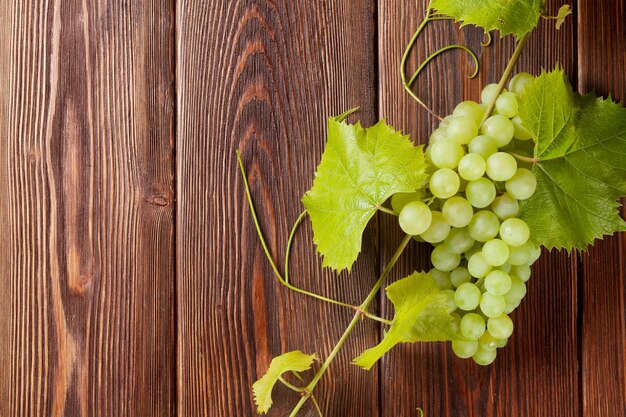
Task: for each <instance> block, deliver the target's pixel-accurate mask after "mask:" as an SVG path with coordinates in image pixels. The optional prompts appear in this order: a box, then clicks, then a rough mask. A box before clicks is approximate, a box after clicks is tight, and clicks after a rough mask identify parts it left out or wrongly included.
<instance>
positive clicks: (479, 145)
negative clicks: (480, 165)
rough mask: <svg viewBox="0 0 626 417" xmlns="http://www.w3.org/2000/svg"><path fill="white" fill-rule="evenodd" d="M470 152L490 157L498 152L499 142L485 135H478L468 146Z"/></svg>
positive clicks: (485, 157)
mask: <svg viewBox="0 0 626 417" xmlns="http://www.w3.org/2000/svg"><path fill="white" fill-rule="evenodd" d="M467 150H468V152H470V153H476V154H478V155H480V156H482V157H483V159H487V158H489V156H491V155H492V154H494V153H496V152H498V144H497V143H496V140H495V139H493V138H491V137H489V136H485V135H480V136H476V137H475V138H474V139H472V141H471V142H470V143H469V145H468V146H467Z"/></svg>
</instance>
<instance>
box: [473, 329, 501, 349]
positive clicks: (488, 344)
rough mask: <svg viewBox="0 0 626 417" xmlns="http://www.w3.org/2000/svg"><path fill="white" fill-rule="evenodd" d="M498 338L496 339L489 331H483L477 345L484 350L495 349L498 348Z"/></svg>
mask: <svg viewBox="0 0 626 417" xmlns="http://www.w3.org/2000/svg"><path fill="white" fill-rule="evenodd" d="M499 342H500V340H499V339H496V338H495V337H493V336H492V335H491V333H489V332H485V333H483V335H482V336H480V339H478V345H479V346H480V347H481V348H483V349H484V350H496V349H497V348H498V343H499Z"/></svg>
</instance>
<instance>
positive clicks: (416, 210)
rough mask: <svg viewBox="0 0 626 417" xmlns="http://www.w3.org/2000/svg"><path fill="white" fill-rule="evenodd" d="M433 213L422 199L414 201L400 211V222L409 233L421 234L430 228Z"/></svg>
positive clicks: (401, 226) (405, 231)
mask: <svg viewBox="0 0 626 417" xmlns="http://www.w3.org/2000/svg"><path fill="white" fill-rule="evenodd" d="M432 218H433V217H432V213H431V211H430V209H429V208H428V206H427V205H426V204H424V203H422V202H421V201H412V202H410V203H408V204H406V205H405V206H404V207H403V208H402V210H401V211H400V215H399V216H398V223H399V224H400V228H401V229H402V231H403V232H404V233H406V234H407V235H419V234H422V233H424V232H425V231H426V229H428V227H429V226H430V223H431V221H432Z"/></svg>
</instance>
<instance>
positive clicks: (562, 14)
mask: <svg viewBox="0 0 626 417" xmlns="http://www.w3.org/2000/svg"><path fill="white" fill-rule="evenodd" d="M571 14H572V8H571V7H570V5H569V4H564V5H563V6H561V8H560V9H559V14H557V15H556V30H559V29H561V26H562V25H563V23H565V18H566V17H567V16H569V15H571Z"/></svg>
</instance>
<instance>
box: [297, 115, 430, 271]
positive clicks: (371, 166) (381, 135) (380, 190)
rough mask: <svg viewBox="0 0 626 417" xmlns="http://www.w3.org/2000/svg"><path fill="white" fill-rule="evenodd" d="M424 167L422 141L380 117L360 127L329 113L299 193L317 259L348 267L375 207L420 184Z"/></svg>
mask: <svg viewBox="0 0 626 417" xmlns="http://www.w3.org/2000/svg"><path fill="white" fill-rule="evenodd" d="M425 170H426V162H425V158H424V152H423V150H422V147H421V146H419V147H415V146H413V144H412V143H411V141H410V140H409V138H408V135H402V134H401V133H400V132H398V131H396V130H395V129H393V128H392V127H390V126H388V125H387V124H386V123H385V121H384V120H381V121H379V122H378V123H376V124H375V125H374V126H372V127H369V128H363V127H361V125H360V123H357V124H355V125H352V124H347V123H345V122H343V121H340V120H338V119H337V118H330V119H329V121H328V142H327V144H326V149H325V150H324V154H323V155H322V160H321V162H320V164H319V166H318V167H317V172H316V173H315V180H314V181H313V187H312V188H311V189H310V190H309V191H308V192H307V193H306V194H305V195H304V197H302V203H303V204H304V206H305V207H306V210H307V212H308V213H309V217H310V218H311V223H312V224H313V241H314V242H315V244H316V245H317V251H318V252H319V253H320V254H322V256H323V263H322V265H323V266H324V267H327V266H328V267H331V268H333V269H335V270H337V271H341V270H343V269H348V271H349V270H350V268H351V266H352V264H353V263H354V261H355V260H356V258H357V257H358V255H359V252H360V251H361V240H362V235H363V231H364V230H365V227H366V226H367V223H368V222H369V220H370V219H371V218H372V217H373V216H374V213H376V210H377V209H378V207H380V206H381V205H382V203H383V202H385V200H387V199H388V198H389V197H391V195H392V194H395V193H397V192H411V191H415V190H417V189H419V188H421V187H422V186H423V183H424V181H425V179H426V174H425Z"/></svg>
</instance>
